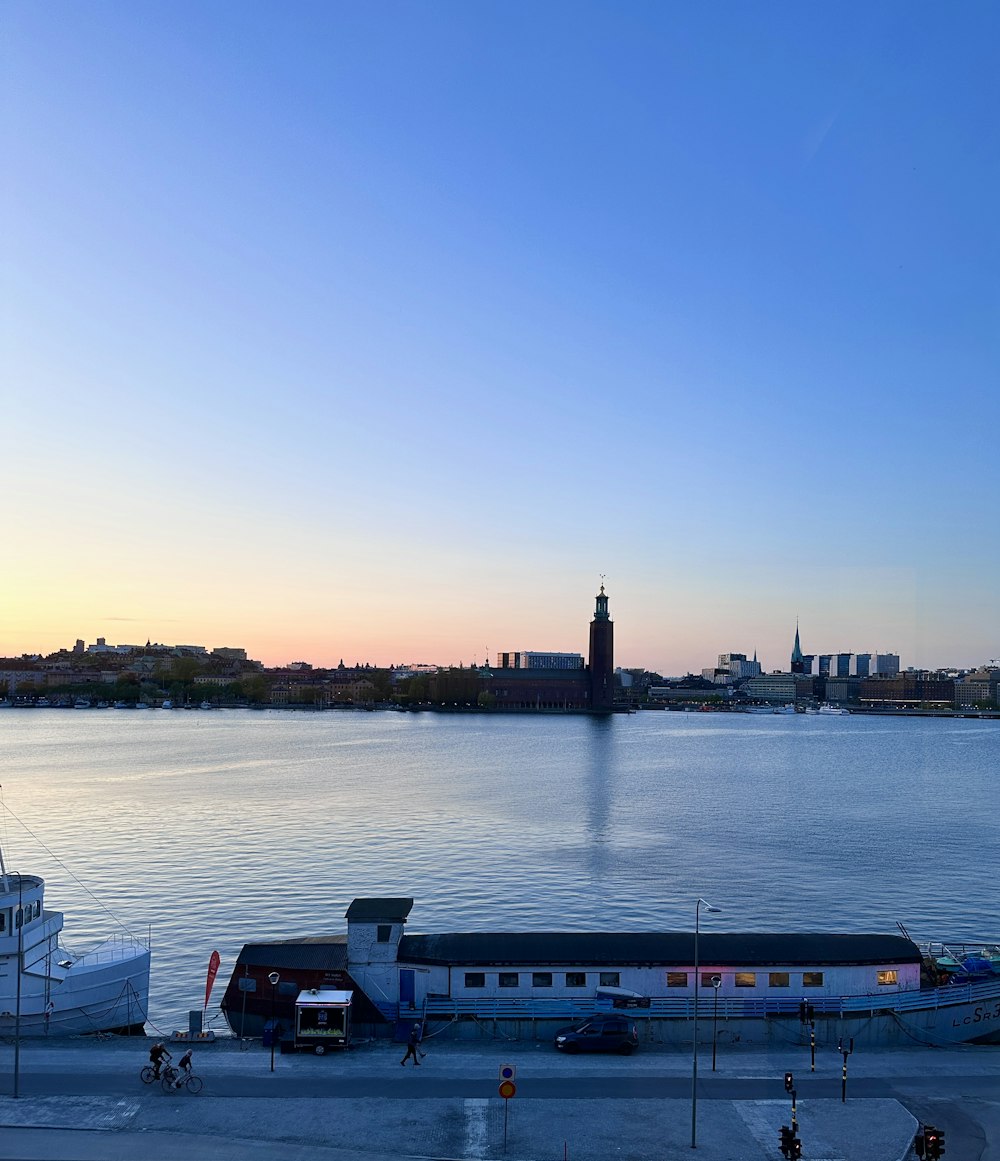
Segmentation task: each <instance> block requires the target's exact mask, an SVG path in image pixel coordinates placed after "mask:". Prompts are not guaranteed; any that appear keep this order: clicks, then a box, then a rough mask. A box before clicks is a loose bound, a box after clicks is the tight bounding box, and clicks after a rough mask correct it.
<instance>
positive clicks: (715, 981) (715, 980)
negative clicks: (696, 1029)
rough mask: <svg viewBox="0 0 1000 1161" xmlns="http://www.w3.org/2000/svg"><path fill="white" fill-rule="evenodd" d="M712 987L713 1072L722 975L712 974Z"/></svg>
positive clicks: (713, 1069)
mask: <svg viewBox="0 0 1000 1161" xmlns="http://www.w3.org/2000/svg"><path fill="white" fill-rule="evenodd" d="M712 987H713V988H714V989H715V1003H714V1004H713V1005H712V1071H713V1072H715V1044H716V1039H717V1032H716V1029H717V1028H718V1026H719V988H721V987H722V976H712Z"/></svg>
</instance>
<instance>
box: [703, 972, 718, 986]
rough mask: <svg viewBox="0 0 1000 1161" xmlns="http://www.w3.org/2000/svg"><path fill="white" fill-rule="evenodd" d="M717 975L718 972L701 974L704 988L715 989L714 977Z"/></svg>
mask: <svg viewBox="0 0 1000 1161" xmlns="http://www.w3.org/2000/svg"><path fill="white" fill-rule="evenodd" d="M716 974H717V973H716V972H702V973H701V986H702V987H703V988H711V987H713V984H712V977H713V976H715V975H716Z"/></svg>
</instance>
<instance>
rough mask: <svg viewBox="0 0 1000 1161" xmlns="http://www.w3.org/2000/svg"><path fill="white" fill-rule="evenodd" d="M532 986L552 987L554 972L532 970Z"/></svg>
mask: <svg viewBox="0 0 1000 1161" xmlns="http://www.w3.org/2000/svg"><path fill="white" fill-rule="evenodd" d="M531 986H532V987H533V988H551V987H552V973H551V972H532V973H531Z"/></svg>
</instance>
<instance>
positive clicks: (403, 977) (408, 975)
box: [399, 968, 416, 1008]
mask: <svg viewBox="0 0 1000 1161" xmlns="http://www.w3.org/2000/svg"><path fill="white" fill-rule="evenodd" d="M415 974H416V973H415V972H414V971H413V968H400V969H399V1006H400V1007H401V1008H413V1007H416V1005H415V1003H414V1000H415V998H416V995H415V992H414V985H413V977H414V975H415Z"/></svg>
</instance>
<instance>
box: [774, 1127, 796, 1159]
mask: <svg viewBox="0 0 1000 1161" xmlns="http://www.w3.org/2000/svg"><path fill="white" fill-rule="evenodd" d="M794 1140H795V1134H794V1133H793V1132H792V1130H791V1129H790V1128H789V1127H788V1126H787V1125H782V1126H781V1137H780V1140H779V1143H778V1148H779V1149H780V1150H781V1155H782V1156H783V1157H789V1158H790V1157H791V1156H792V1142H793V1141H794Z"/></svg>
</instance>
